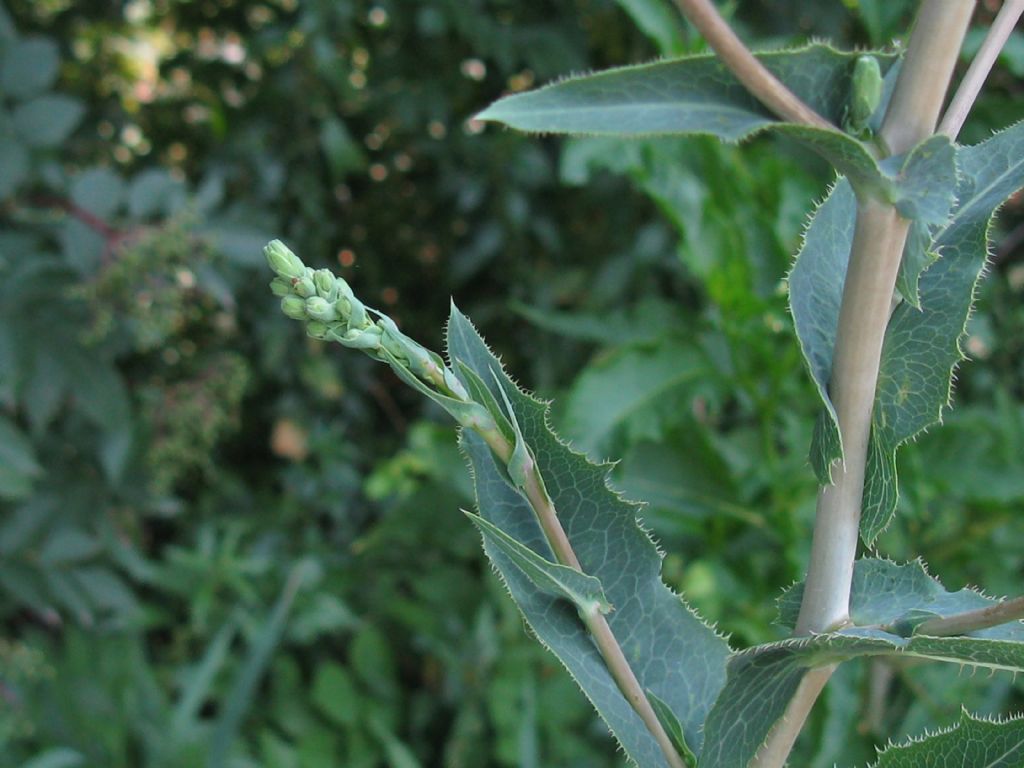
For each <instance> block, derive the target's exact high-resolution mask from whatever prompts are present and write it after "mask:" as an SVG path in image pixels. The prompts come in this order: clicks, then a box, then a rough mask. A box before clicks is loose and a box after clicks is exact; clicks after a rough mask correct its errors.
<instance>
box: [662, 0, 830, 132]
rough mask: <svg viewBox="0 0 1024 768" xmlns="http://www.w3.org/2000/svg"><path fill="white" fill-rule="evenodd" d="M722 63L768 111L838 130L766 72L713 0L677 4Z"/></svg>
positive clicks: (807, 123) (686, 0)
mask: <svg viewBox="0 0 1024 768" xmlns="http://www.w3.org/2000/svg"><path fill="white" fill-rule="evenodd" d="M676 4H677V5H678V6H679V9H680V10H681V11H682V13H683V15H684V16H686V18H687V19H689V20H690V23H692V24H693V26H695V27H696V28H697V29H698V30H699V31H700V33H701V34H702V35H703V36H704V39H705V40H707V41H708V45H710V46H711V49H712V50H713V51H714V52H715V53H716V54H718V57H719V58H720V59H721V60H722V63H723V64H725V66H727V67H728V68H729V70H730V71H731V72H732V73H733V74H734V75H736V79H737V80H739V81H740V82H741V83H743V85H744V86H745V87H746V89H747V90H748V91H750V92H751V93H752V94H753V95H754V96H756V97H757V99H758V100H759V101H760V102H761V103H762V104H764V105H765V106H766V107H768V109H770V110H771V111H772V112H774V113H775V114H776V115H778V116H779V117H781V118H783V119H784V120H789V121H791V122H794V123H802V124H804V125H810V126H812V127H814V128H824V129H830V130H838V129H837V128H836V127H835V126H834V125H832V123H830V122H829V121H828V120H826V119H825V118H823V117H822V116H821V115H819V114H818V113H817V112H815V111H814V110H813V109H811V108H810V107H809V106H807V105H806V104H805V103H804V102H803V101H801V100H800V98H799V97H798V96H797V95H796V94H795V93H793V92H792V91H791V90H789V88H787V87H786V86H785V85H783V84H782V82H781V81H780V80H779V79H778V78H777V77H775V75H773V74H772V73H771V72H769V71H768V70H767V69H765V67H764V65H763V64H761V62H759V61H758V60H757V59H756V58H754V55H753V54H752V53H751V52H750V49H748V48H747V47H746V46H745V45H744V44H743V41H741V40H740V39H739V38H738V37H737V36H736V33H735V32H733V31H732V28H731V27H730V26H729V25H728V24H727V23H726V22H725V20H724V19H723V18H722V17H721V16H720V15H719V13H718V11H717V10H716V9H715V6H714V5H712V4H711V2H710V0H676Z"/></svg>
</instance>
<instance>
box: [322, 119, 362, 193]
mask: <svg viewBox="0 0 1024 768" xmlns="http://www.w3.org/2000/svg"><path fill="white" fill-rule="evenodd" d="M320 148H321V149H322V150H323V152H324V155H325V156H326V157H327V166H328V168H330V170H331V176H332V178H333V179H334V180H335V181H343V180H344V178H345V176H347V175H348V174H349V173H352V172H353V171H358V170H361V169H362V168H364V167H365V166H366V156H365V155H364V154H363V150H362V149H361V148H360V146H359V143H358V142H356V141H355V140H354V139H353V138H352V134H351V133H349V130H348V128H347V127H346V126H345V124H344V123H343V122H342V121H341V120H338V119H337V118H334V117H332V118H328V119H327V120H325V121H324V123H323V125H322V126H321V128H320Z"/></svg>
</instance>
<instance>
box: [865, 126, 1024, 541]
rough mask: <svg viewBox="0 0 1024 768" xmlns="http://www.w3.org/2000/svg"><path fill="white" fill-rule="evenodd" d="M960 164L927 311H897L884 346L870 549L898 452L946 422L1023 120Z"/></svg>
mask: <svg viewBox="0 0 1024 768" xmlns="http://www.w3.org/2000/svg"><path fill="white" fill-rule="evenodd" d="M956 159H957V166H958V171H959V181H958V184H957V187H956V199H957V203H956V207H955V208H954V210H953V212H952V214H951V216H950V217H949V220H948V222H946V223H945V224H944V226H943V227H942V228H941V229H940V230H939V231H938V233H937V234H936V236H935V241H934V242H935V248H936V249H937V250H938V251H939V253H940V254H941V258H940V259H939V260H938V261H937V262H936V263H935V264H933V265H932V266H931V267H930V268H929V269H928V270H927V271H926V272H924V274H923V275H921V279H920V286H919V293H920V306H921V308H920V310H918V309H915V308H914V307H913V306H912V305H911V304H909V303H907V302H905V303H903V304H901V305H900V306H898V307H897V308H896V310H895V311H894V312H893V315H892V318H891V319H890V321H889V327H888V329H887V330H886V335H885V342H884V345H883V347H882V360H881V367H880V370H879V374H878V393H877V397H876V399H875V408H874V414H873V417H872V420H873V424H872V433H871V434H872V443H873V446H872V450H871V451H870V452H869V460H868V466H867V481H866V484H865V494H864V503H863V513H862V518H861V536H862V537H863V538H864V540H865V541H866V542H867V543H869V544H870V543H871V542H873V541H874V540H875V538H876V537H877V536H878V534H879V533H881V532H882V531H883V530H885V528H886V526H888V524H889V522H890V521H891V520H892V516H893V514H894V513H895V511H896V500H897V485H896V483H897V477H896V459H895V456H896V449H897V448H898V447H899V446H900V445H901V444H903V443H904V442H906V441H907V440H909V439H911V438H912V437H914V436H915V435H917V434H918V433H920V432H921V431H922V430H924V429H927V428H928V427H929V426H931V425H932V424H935V423H937V422H939V421H941V419H942V412H943V410H944V409H945V408H946V407H947V406H948V405H949V402H950V395H951V391H952V386H953V372H954V370H955V369H956V366H957V364H959V362H960V361H961V360H962V359H963V353H962V352H961V350H960V340H961V339H962V338H963V335H964V329H965V326H966V323H967V318H968V317H969V316H970V312H971V305H972V303H973V300H974V293H975V289H976V286H977V283H978V280H979V278H980V276H981V274H982V272H983V270H984V266H985V259H986V256H987V254H988V247H989V236H988V233H989V229H990V227H991V224H992V217H993V215H994V213H995V212H996V210H997V209H998V208H999V206H1000V205H1002V203H1003V201H1004V200H1006V199H1007V198H1008V197H1009V196H1010V195H1012V194H1013V193H1014V192H1016V191H1017V190H1018V189H1020V187H1021V186H1022V184H1024V123H1018V124H1017V125H1015V126H1013V127H1011V128H1008V129H1006V130H1004V131H1002V132H1000V133H997V134H996V135H994V136H992V138H990V139H988V140H987V141H985V142H983V143H981V144H978V145H976V146H972V147H962V148H960V149H959V151H958V152H957V158H956Z"/></svg>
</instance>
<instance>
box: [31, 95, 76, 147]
mask: <svg viewBox="0 0 1024 768" xmlns="http://www.w3.org/2000/svg"><path fill="white" fill-rule="evenodd" d="M84 115H85V107H83V106H82V103H81V102H80V101H78V100H77V99H73V98H71V97H70V96H63V95H60V94H54V95H47V96H37V97H36V98H34V99H31V100H30V101H25V102H22V103H21V104H19V105H18V106H17V107H15V109H14V115H13V121H14V129H15V130H16V131H17V132H18V135H19V136H20V137H21V140H22V141H23V142H24V143H25V144H27V145H28V146H30V147H55V146H57V145H58V144H60V143H61V142H62V141H64V140H65V139H66V138H67V137H68V136H70V135H71V132H72V131H74V130H75V128H76V127H77V126H78V123H79V122H80V121H81V119H82V117H83V116H84Z"/></svg>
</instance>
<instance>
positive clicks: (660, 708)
mask: <svg viewBox="0 0 1024 768" xmlns="http://www.w3.org/2000/svg"><path fill="white" fill-rule="evenodd" d="M646 694H647V699H648V700H649V701H650V702H651V708H652V709H653V710H654V714H656V715H657V716H658V722H660V723H661V727H662V728H664V729H665V733H667V734H668V737H669V739H671V740H672V746H674V747H675V748H676V753H677V754H678V755H679V756H680V757H681V758H683V762H684V763H686V765H687V766H688V767H689V768H693V767H694V766H696V765H697V756H696V755H695V754H693V750H691V749H690V745H689V744H687V743H686V737H685V736H684V735H683V726H682V725H680V724H679V720H678V719H677V718H676V716H675V715H674V714H673V713H672V709H671V708H670V707H669V705H668V704H666V703H665V702H664V701H662V700H661V699H659V698H658V697H657V696H655V695H654V694H653V693H651V692H650V691H646Z"/></svg>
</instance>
